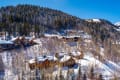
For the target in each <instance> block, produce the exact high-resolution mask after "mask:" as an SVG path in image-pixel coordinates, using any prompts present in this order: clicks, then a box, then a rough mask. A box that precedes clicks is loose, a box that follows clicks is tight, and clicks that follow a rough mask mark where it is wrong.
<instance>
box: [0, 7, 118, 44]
mask: <svg viewBox="0 0 120 80" xmlns="http://www.w3.org/2000/svg"><path fill="white" fill-rule="evenodd" d="M96 20H97V22H96ZM98 20H99V22H98ZM115 27H116V26H115V25H113V24H112V23H111V22H109V21H107V20H104V19H92V20H91V19H89V20H84V19H80V18H77V17H75V16H71V15H68V14H67V13H63V12H61V11H58V10H53V9H49V8H43V7H39V6H33V5H17V6H8V7H2V8H1V9H0V31H7V32H9V34H14V33H15V32H18V33H19V34H20V35H29V34H30V32H33V31H34V32H35V33H37V35H40V34H42V33H45V32H49V33H56V32H61V31H63V30H65V29H76V30H83V31H85V32H87V33H89V34H91V35H92V36H93V38H94V39H95V40H97V41H98V40H100V41H102V42H103V41H104V40H106V39H108V38H115V39H119V36H118V35H119V32H118V31H117V30H115V29H114V28H115Z"/></svg>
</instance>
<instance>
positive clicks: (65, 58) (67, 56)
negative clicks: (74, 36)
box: [60, 55, 71, 62]
mask: <svg viewBox="0 0 120 80" xmlns="http://www.w3.org/2000/svg"><path fill="white" fill-rule="evenodd" d="M70 58H71V56H69V55H64V56H63V57H62V58H61V60H60V62H65V61H67V60H69V59H70Z"/></svg>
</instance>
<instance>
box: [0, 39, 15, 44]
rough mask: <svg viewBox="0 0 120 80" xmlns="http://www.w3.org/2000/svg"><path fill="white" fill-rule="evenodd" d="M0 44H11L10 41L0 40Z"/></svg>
mask: <svg viewBox="0 0 120 80" xmlns="http://www.w3.org/2000/svg"><path fill="white" fill-rule="evenodd" d="M0 44H13V42H11V41H6V40H0Z"/></svg>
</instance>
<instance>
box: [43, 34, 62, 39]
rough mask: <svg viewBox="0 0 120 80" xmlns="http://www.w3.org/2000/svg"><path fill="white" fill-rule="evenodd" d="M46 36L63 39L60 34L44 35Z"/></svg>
mask: <svg viewBox="0 0 120 80" xmlns="http://www.w3.org/2000/svg"><path fill="white" fill-rule="evenodd" d="M44 36H46V37H57V38H59V39H60V38H62V36H61V35H58V34H44Z"/></svg>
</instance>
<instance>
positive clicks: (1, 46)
mask: <svg viewBox="0 0 120 80" xmlns="http://www.w3.org/2000/svg"><path fill="white" fill-rule="evenodd" d="M13 48H14V43H13V42H11V41H6V40H0V50H8V49H13Z"/></svg>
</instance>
